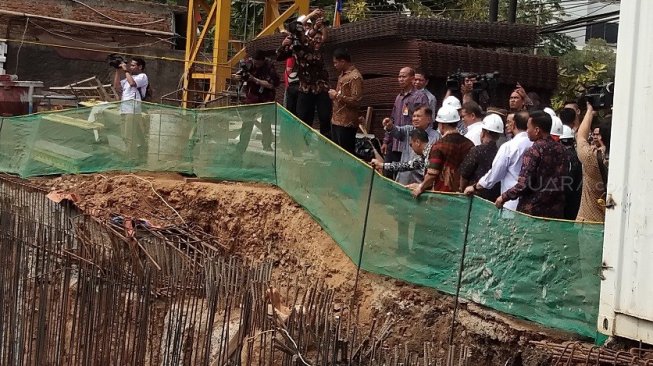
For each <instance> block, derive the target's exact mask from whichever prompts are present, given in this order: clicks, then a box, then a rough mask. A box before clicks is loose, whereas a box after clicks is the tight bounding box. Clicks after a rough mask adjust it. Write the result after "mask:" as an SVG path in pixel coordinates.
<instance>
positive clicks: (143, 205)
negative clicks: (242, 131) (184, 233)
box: [32, 174, 569, 365]
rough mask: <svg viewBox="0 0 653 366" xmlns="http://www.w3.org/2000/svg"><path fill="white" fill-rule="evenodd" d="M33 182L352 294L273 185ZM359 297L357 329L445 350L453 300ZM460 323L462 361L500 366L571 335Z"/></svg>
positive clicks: (95, 208) (366, 278)
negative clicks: (190, 227) (387, 320)
mask: <svg viewBox="0 0 653 366" xmlns="http://www.w3.org/2000/svg"><path fill="white" fill-rule="evenodd" d="M32 183H36V184H38V185H40V186H42V187H46V188H47V189H49V190H61V191H65V192H69V193H75V194H77V195H78V196H79V199H80V200H79V202H78V206H79V207H80V208H81V209H82V210H84V211H85V212H89V213H92V214H93V215H95V216H98V217H100V218H103V219H109V218H110V216H111V215H112V214H120V215H124V216H130V217H136V218H142V219H147V220H150V221H151V222H152V223H154V224H156V225H168V224H179V223H182V222H186V223H192V224H195V225H197V226H199V227H200V228H202V229H203V230H204V231H206V232H207V233H209V234H211V235H213V236H215V237H217V239H218V241H219V242H221V243H222V244H224V245H226V246H227V247H229V248H230V250H231V251H232V253H233V254H236V255H241V256H246V257H248V258H250V259H254V260H263V259H271V260H273V261H274V267H275V270H274V271H273V280H276V281H319V280H322V281H324V282H325V283H326V284H327V285H328V286H330V287H333V288H334V289H335V290H336V293H337V297H336V299H335V301H336V303H340V304H341V305H342V306H345V304H349V303H350V300H351V298H352V296H353V287H354V280H355V278H356V272H357V271H356V266H355V265H354V264H353V262H352V261H351V260H350V259H349V258H348V257H347V256H346V255H345V254H344V253H343V252H342V250H341V249H340V248H339V247H338V245H337V244H336V243H335V242H334V241H333V239H331V237H330V236H329V235H328V234H327V233H325V232H324V231H323V230H322V228H321V227H320V226H319V225H318V224H317V223H316V222H315V221H314V220H313V219H312V218H311V216H310V215H309V214H308V213H307V212H306V211H304V210H303V209H302V208H301V207H300V206H299V205H298V204H297V203H295V202H294V201H293V200H292V199H291V198H290V197H288V195H286V194H285V193H284V192H283V191H281V190H279V189H277V188H275V187H271V186H266V185H256V184H244V183H232V182H215V183H213V182H186V181H185V180H184V178H183V177H181V176H179V175H174V174H147V175H146V174H143V175H138V176H136V175H124V174H123V175H106V174H105V175H102V174H95V175H77V176H63V177H57V178H50V179H46V178H39V179H34V180H32ZM359 291H360V296H359V299H360V303H359V305H360V315H359V319H360V322H361V324H362V325H363V326H365V325H369V323H370V322H371V320H372V318H373V317H375V316H390V317H393V318H394V319H395V320H396V326H395V327H394V331H393V333H392V335H391V337H390V339H389V342H388V344H389V345H395V344H408V346H409V347H411V348H414V349H415V350H420V349H421V347H422V344H423V343H424V342H433V343H434V344H435V345H436V346H442V347H441V349H443V350H445V349H446V344H447V343H448V341H449V332H450V329H451V313H452V309H453V299H452V297H451V296H447V295H443V294H440V293H438V292H437V291H435V290H432V289H428V288H418V287H416V286H412V285H410V284H406V283H404V282H402V281H398V280H394V279H391V278H387V277H382V276H377V275H373V274H369V273H365V272H361V274H360V279H359ZM335 308H336V309H338V308H339V306H336V307H335ZM458 319H459V322H458V323H457V325H456V336H455V343H456V344H458V345H459V346H462V345H466V346H467V347H469V349H470V358H469V361H470V362H469V364H479V365H503V364H504V363H505V362H506V360H507V359H508V358H509V357H511V356H512V355H514V354H515V353H516V352H517V351H523V352H524V354H523V355H524V358H525V362H524V364H526V365H538V364H540V360H541V359H542V357H541V356H540V355H539V354H537V353H536V352H535V351H534V350H533V349H532V348H531V347H530V346H528V341H529V340H542V339H548V340H551V341H560V340H563V339H568V338H569V337H568V336H567V335H565V334H562V333H558V332H553V331H550V330H547V329H544V328H542V327H538V326H536V325H534V324H532V323H529V322H525V321H521V320H517V319H514V318H511V317H509V316H505V315H502V314H498V313H496V312H492V311H490V310H487V309H484V308H482V307H480V306H477V305H475V304H472V303H463V304H462V305H461V309H460V311H459V315H458ZM443 356H444V354H443Z"/></svg>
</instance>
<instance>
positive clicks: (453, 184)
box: [426, 132, 474, 192]
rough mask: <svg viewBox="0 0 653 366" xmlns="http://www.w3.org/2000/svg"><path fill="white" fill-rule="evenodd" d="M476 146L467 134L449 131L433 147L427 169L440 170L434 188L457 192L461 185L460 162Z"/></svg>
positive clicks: (430, 170)
mask: <svg viewBox="0 0 653 366" xmlns="http://www.w3.org/2000/svg"><path fill="white" fill-rule="evenodd" d="M472 147H474V143H473V142H471V141H469V139H468V138H466V137H465V136H463V135H461V134H459V133H457V132H454V133H448V134H446V135H445V136H444V137H442V138H441V139H440V140H439V141H438V142H437V143H435V144H434V145H433V147H431V151H430V153H429V160H428V165H427V167H426V168H427V169H428V170H427V171H428V172H429V173H430V172H433V171H438V172H439V174H438V176H437V177H436V179H435V181H434V183H433V187H432V190H434V191H440V192H455V191H457V190H458V187H459V186H460V171H459V168H460V164H461V163H462V162H463V160H464V159H465V156H466V155H467V153H468V152H469V150H471V148H472Z"/></svg>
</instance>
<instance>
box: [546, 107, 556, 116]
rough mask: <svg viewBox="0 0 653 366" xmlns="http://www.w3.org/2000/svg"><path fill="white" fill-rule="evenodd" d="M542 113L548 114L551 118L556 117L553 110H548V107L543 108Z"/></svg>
mask: <svg viewBox="0 0 653 366" xmlns="http://www.w3.org/2000/svg"><path fill="white" fill-rule="evenodd" d="M544 113H546V114H548V115H549V116H551V117H555V116H556V112H555V111H554V110H553V109H551V108H549V107H546V108H544Z"/></svg>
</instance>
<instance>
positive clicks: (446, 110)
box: [435, 105, 460, 123]
mask: <svg viewBox="0 0 653 366" xmlns="http://www.w3.org/2000/svg"><path fill="white" fill-rule="evenodd" d="M435 121H436V122H440V123H456V122H458V121H460V114H458V110H457V109H455V108H453V107H451V106H448V105H444V106H442V108H440V109H438V114H437V115H436V116H435Z"/></svg>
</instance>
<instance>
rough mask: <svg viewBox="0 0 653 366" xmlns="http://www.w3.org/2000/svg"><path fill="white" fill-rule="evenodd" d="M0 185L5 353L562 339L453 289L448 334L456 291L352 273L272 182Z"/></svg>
mask: <svg viewBox="0 0 653 366" xmlns="http://www.w3.org/2000/svg"><path fill="white" fill-rule="evenodd" d="M1 188H2V189H1V190H0V202H2V205H3V209H2V212H3V220H2V221H3V222H2V227H3V232H5V233H11V232H12V230H13V232H14V235H21V236H22V237H23V238H24V239H25V240H21V241H20V243H22V244H25V245H24V246H25V248H23V249H19V248H18V247H19V245H16V244H18V241H15V244H14V245H13V246H10V245H3V246H2V248H3V252H4V253H3V255H2V260H1V261H2V262H3V270H2V275H3V278H2V280H3V283H4V287H5V291H3V293H4V294H5V295H4V296H5V298H4V299H3V303H4V304H5V315H4V316H0V318H2V319H3V323H4V324H5V325H9V324H11V325H13V326H14V328H13V329H16V330H17V331H19V332H18V333H14V334H13V335H14V336H16V335H18V334H22V336H21V337H18V338H16V337H14V338H13V339H20V340H21V342H24V347H23V348H22V349H23V351H21V352H19V353H16V352H15V350H17V349H18V348H12V347H9V344H7V343H6V342H7V339H11V334H10V337H6V338H5V340H4V341H3V342H4V343H2V348H0V349H2V350H3V353H0V356H1V357H0V358H2V360H3V362H2V363H3V364H9V363H16V364H21V363H22V362H12V360H13V361H17V360H20V359H22V360H23V361H24V362H25V363H29V362H31V361H32V360H40V361H41V362H39V363H41V364H76V363H80V364H81V363H83V364H107V365H108V364H152V365H154V364H164V365H199V364H206V365H236V364H239V365H240V364H242V365H350V364H351V365H436V364H446V362H449V363H450V364H451V365H504V364H514V365H517V364H524V365H544V364H548V362H549V360H550V355H549V354H547V353H546V352H541V349H538V348H537V346H536V345H534V344H533V342H535V341H548V342H553V343H560V342H563V341H566V340H570V339H572V336H571V335H569V334H567V333H563V332H558V331H554V330H551V329H548V328H545V327H542V326H538V325H537V324H535V323H531V322H527V321H523V320H519V319H516V318H514V317H511V316H508V315H504V314H501V313H499V312H495V311H492V310H489V309H487V308H485V307H482V306H480V305H477V304H474V303H472V302H467V301H464V300H462V299H461V300H460V304H459V307H458V309H457V311H456V315H455V316H456V322H455V328H454V335H453V337H452V336H451V330H452V316H453V314H454V306H455V301H454V297H453V296H450V295H446V294H443V293H440V292H438V291H436V290H433V289H429V288H426V287H418V286H414V285H411V284H409V283H405V282H403V281H399V280H395V279H392V278H390V277H385V276H380V275H375V274H372V273H367V272H365V271H360V272H359V271H358V268H357V265H356V264H355V263H354V262H353V261H352V260H351V259H350V258H349V257H348V256H347V255H346V254H345V253H344V252H343V251H342V250H341V249H340V247H339V246H338V245H337V243H336V242H334V240H333V239H332V238H331V237H330V236H329V235H328V234H327V233H326V232H325V231H324V230H323V229H322V228H321V227H320V225H318V223H317V222H316V221H315V220H314V219H313V218H312V217H311V216H310V215H309V214H308V213H307V212H306V211H305V210H304V209H303V208H302V207H300V206H299V205H298V204H297V203H296V202H294V201H293V200H292V199H291V198H290V197H289V196H288V195H286V194H285V193H284V192H283V191H281V190H280V189H278V188H276V187H273V186H268V185H262V184H249V183H234V182H217V181H211V182H207V181H200V180H196V179H187V178H185V177H183V176H181V175H178V174H172V173H170V174H168V173H165V174H163V173H157V174H147V173H141V174H138V175H135V174H124V173H115V174H107V173H105V174H92V175H66V176H59V177H49V178H34V179H31V180H29V181H26V180H19V179H17V178H14V177H8V176H5V177H4V178H2V180H1ZM48 193H49V195H48ZM46 195H48V196H47V197H48V198H46ZM28 211H30V212H31V214H28ZM7 212H13V215H10V214H8V213H7ZM29 220H32V224H31V225H30V224H28V221H29ZM11 238H12V235H11V234H5V236H4V239H5V240H6V239H10V240H11ZM29 238H31V239H32V240H31V241H32V243H31V244H34V243H44V242H48V243H49V244H47V245H42V244H39V246H34V245H27V244H28V241H30V240H29ZM6 243H7V242H5V243H3V244H6ZM62 243H64V244H62ZM18 258H22V259H20V260H18ZM21 268H22V269H24V268H29V271H22V272H21ZM23 272H24V275H21V276H15V273H23ZM10 279H11V281H10ZM355 287H357V290H356V291H355ZM8 290H11V291H8ZM10 299H12V300H13V301H12V302H10V301H8V300H10ZM9 304H15V306H13V305H12V306H10V305H9ZM11 314H14V315H18V314H23V315H24V316H22V317H21V316H16V317H11V316H10V315H11ZM30 314H32V315H31V316H27V315H30ZM17 319H18V320H17ZM8 320H11V321H13V323H12V322H8ZM55 324H56V326H54V325H55ZM29 329H33V332H30V331H29ZM21 332H22V333H21ZM44 360H47V361H48V362H45V363H43V361H44ZM447 360H448V361H447Z"/></svg>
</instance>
